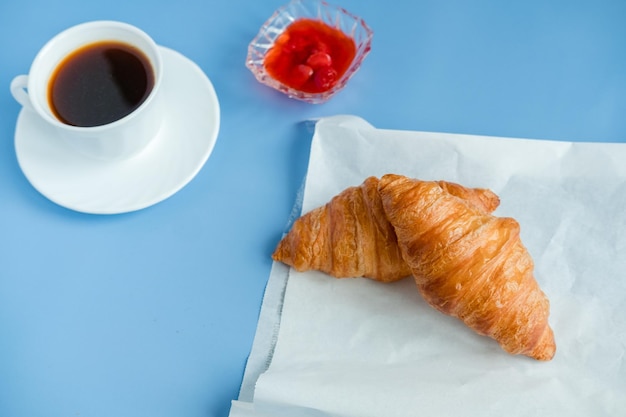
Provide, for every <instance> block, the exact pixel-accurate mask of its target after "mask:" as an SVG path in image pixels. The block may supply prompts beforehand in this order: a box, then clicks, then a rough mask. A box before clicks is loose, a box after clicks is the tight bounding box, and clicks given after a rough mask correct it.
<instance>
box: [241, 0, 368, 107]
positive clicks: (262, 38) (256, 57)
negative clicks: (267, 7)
mask: <svg viewBox="0 0 626 417" xmlns="http://www.w3.org/2000/svg"><path fill="white" fill-rule="evenodd" d="M302 18H312V19H318V20H322V21H323V22H324V23H326V24H328V25H329V26H331V27H333V28H336V29H339V30H341V31H342V32H343V33H345V34H346V35H348V36H350V37H351V38H352V39H353V40H354V42H355V44H356V55H355V57H354V59H353V60H352V63H351V64H350V66H349V67H348V69H347V70H346V72H345V73H344V74H343V75H342V76H341V78H340V79H339V80H338V81H337V83H336V84H335V85H334V86H333V87H332V88H331V89H329V90H327V91H324V92H321V93H306V92H302V91H299V90H296V89H294V88H291V87H289V86H287V85H285V84H283V83H281V82H279V81H277V80H275V79H274V78H272V77H271V76H270V75H269V74H268V73H267V71H266V70H265V67H264V65H263V63H264V58H265V54H266V53H267V51H269V50H270V48H271V47H272V46H273V45H274V42H275V40H276V38H278V36H280V34H281V33H283V31H284V30H285V29H286V28H287V27H288V26H289V25H290V24H291V23H293V22H294V21H295V20H297V19H302ZM373 35H374V32H373V31H372V29H371V28H370V27H369V26H368V25H367V24H366V23H365V21H364V20H363V19H362V18H361V17H359V16H356V15H354V14H352V13H350V12H348V11H347V10H346V9H344V8H343V7H340V6H335V5H331V4H329V3H327V2H326V1H324V0H292V1H291V2H290V3H288V4H286V5H284V6H282V7H280V8H278V9H277V10H276V11H275V12H274V13H273V14H272V15H271V16H270V18H269V19H268V20H267V21H266V22H265V23H264V24H263V25H262V26H261V28H260V30H259V32H258V33H257V35H256V37H255V38H254V39H253V40H252V41H251V42H250V44H249V46H248V55H247V57H246V67H248V69H249V70H250V71H251V72H252V73H253V74H254V76H255V77H256V79H257V80H258V81H259V82H261V83H263V84H265V85H267V86H269V87H272V88H274V89H276V90H278V91H280V92H282V93H284V94H286V95H287V96H289V97H291V98H294V99H298V100H302V101H306V102H309V103H314V104H316V103H323V102H325V101H327V100H328V99H330V98H331V97H332V96H333V95H334V94H335V93H337V92H338V91H340V90H341V89H343V88H344V87H345V86H346V84H347V82H348V80H349V79H350V78H352V76H353V75H354V74H355V73H356V72H357V70H358V69H359V68H360V66H361V64H362V62H363V60H364V59H365V57H366V56H367V54H368V53H369V52H370V50H371V46H372V38H373Z"/></svg>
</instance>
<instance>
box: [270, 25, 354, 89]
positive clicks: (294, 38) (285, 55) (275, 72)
mask: <svg viewBox="0 0 626 417" xmlns="http://www.w3.org/2000/svg"><path fill="white" fill-rule="evenodd" d="M355 55H356V45H355V43H354V40H353V39H352V38H350V37H349V36H348V35H346V34H345V33H343V32H342V31H341V30H339V29H335V28H333V27H331V26H329V25H327V24H326V23H324V22H322V21H321V20H315V19H299V20H296V21H294V22H293V23H292V24H290V25H289V26H288V27H287V29H285V31H284V32H283V33H282V34H281V35H280V36H278V38H277V39H276V41H275V44H274V46H273V47H272V48H271V49H270V50H269V51H267V55H266V56H265V61H264V63H263V64H264V66H265V70H266V71H267V73H268V74H269V75H270V76H271V77H272V78H274V79H275V80H277V81H279V82H281V83H283V84H285V85H286V86H289V87H291V88H294V89H296V90H299V91H303V92H306V93H322V92H324V91H328V90H330V89H331V88H332V87H333V86H334V85H335V84H336V83H337V81H338V80H339V79H340V78H341V76H342V75H343V74H344V73H345V72H346V71H347V70H348V67H349V66H350V64H351V63H352V60H353V59H354V56H355Z"/></svg>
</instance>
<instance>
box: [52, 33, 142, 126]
mask: <svg viewBox="0 0 626 417" xmlns="http://www.w3.org/2000/svg"><path fill="white" fill-rule="evenodd" d="M153 87H154V71H153V70H152V66H151V65H150V62H149V60H148V58H147V57H146V56H145V55H144V54H143V53H142V52H141V51H139V50H138V49H136V48H134V47H133V46H131V45H127V44H125V43H121V42H114V41H106V42H98V43H93V44H90V45H87V46H84V47H82V48H80V49H77V50H76V51H74V52H72V53H71V54H70V55H68V56H67V57H66V58H65V59H64V60H63V61H62V62H61V63H60V64H59V65H58V66H57V68H56V69H55V71H54V73H53V74H52V77H51V79H50V83H49V85H48V100H49V102H50V108H51V109H52V111H53V112H54V115H55V116H56V117H57V118H58V119H59V120H60V121H62V122H63V123H66V124H68V125H72V126H83V127H89V126H100V125H104V124H107V123H111V122H114V121H116V120H119V119H121V118H123V117H124V116H126V115H128V114H129V113H131V112H132V111H133V110H135V109H136V108H137V107H139V106H140V105H141V103H143V102H144V100H145V99H146V98H147V97H148V95H149V94H150V91H152V88H153Z"/></svg>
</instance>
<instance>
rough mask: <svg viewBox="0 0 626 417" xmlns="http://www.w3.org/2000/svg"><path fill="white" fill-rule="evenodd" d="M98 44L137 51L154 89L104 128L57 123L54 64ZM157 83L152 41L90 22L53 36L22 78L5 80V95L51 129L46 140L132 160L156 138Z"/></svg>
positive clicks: (128, 29)
mask: <svg viewBox="0 0 626 417" xmlns="http://www.w3.org/2000/svg"><path fill="white" fill-rule="evenodd" d="M101 41H114V42H122V43H125V44H128V45H131V46H133V47H134V48H137V49H138V50H139V51H141V52H142V53H143V54H144V55H145V56H146V57H147V59H148V61H149V62H150V65H151V66H152V70H153V71H154V86H153V87H152V90H151V91H150V93H149V95H148V96H147V98H146V99H145V100H144V101H143V103H142V104H141V105H139V107H137V108H136V109H135V110H133V111H132V112H131V113H130V114H128V115H126V116H124V117H122V118H121V119H119V120H116V121H113V122H111V123H108V124H104V125H100V126H91V127H78V126H73V125H69V124H66V123H63V122H62V121H60V120H59V119H58V118H57V117H56V116H55V115H54V112H53V110H52V109H51V106H50V103H49V100H48V89H49V82H50V80H51V77H52V75H53V73H54V71H55V69H56V68H57V66H58V65H59V64H60V63H61V62H62V61H63V59H64V58H66V57H67V56H68V55H69V54H71V53H72V52H74V51H76V50H77V49H79V48H81V47H83V46H86V45H89V44H92V43H96V42H101ZM162 79H163V64H162V58H161V53H160V50H159V48H158V46H157V45H156V43H155V42H154V41H153V40H152V39H151V38H150V37H149V36H148V35H147V34H146V33H144V32H143V31H141V30H140V29H138V28H136V27H134V26H132V25H129V24H126V23H122V22H115V21H94V22H87V23H83V24H79V25H77V26H74V27H71V28H69V29H66V30H65V31H63V32H61V33H59V34H58V35H56V36H55V37H54V38H52V39H51V40H50V41H48V42H47V43H46V44H45V45H44V47H43V48H42V49H41V50H40V51H39V52H38V54H37V55H36V57H35V59H34V61H33V63H32V65H31V67H30V70H29V73H28V75H18V76H17V77H15V78H14V79H13V81H12V82H11V94H13V97H14V98H15V99H16V100H17V101H18V102H19V103H20V104H21V105H22V106H23V107H24V108H25V109H28V110H30V111H33V112H35V113H37V114H38V115H39V116H40V117H41V118H42V119H43V120H45V121H46V122H47V123H48V124H49V125H50V126H51V128H52V129H51V132H52V131H55V132H57V133H58V135H51V137H50V140H58V139H59V137H61V138H62V139H64V140H65V141H66V142H67V143H68V144H70V145H71V146H72V147H74V148H75V149H76V150H78V151H79V152H81V153H83V154H85V155H89V156H91V157H95V158H98V159H103V160H119V159H125V158H129V157H132V156H134V155H136V154H138V153H139V152H140V151H141V150H143V149H144V148H145V147H146V146H147V145H148V144H149V143H150V141H151V140H152V139H153V138H154V137H155V136H156V135H157V133H158V131H159V129H160V126H161V120H162V119H163V117H162V107H163V106H162V103H161V101H162V100H161V99H160V95H161V94H160V90H161V84H162Z"/></svg>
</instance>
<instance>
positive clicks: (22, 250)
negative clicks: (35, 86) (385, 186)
mask: <svg viewBox="0 0 626 417" xmlns="http://www.w3.org/2000/svg"><path fill="white" fill-rule="evenodd" d="M336 3H339V4H341V5H342V6H344V7H346V8H347V9H348V10H350V11H351V12H353V13H356V14H358V15H360V16H362V17H363V18H364V19H365V20H366V21H367V23H368V24H369V25H370V26H371V27H372V29H373V30H374V32H375V35H374V41H373V48H372V52H371V53H370V55H369V56H368V57H367V59H366V60H365V62H364V65H363V67H362V68H361V70H360V71H359V72H358V73H357V75H356V76H355V77H354V78H353V79H352V80H351V82H350V83H349V84H348V87H347V88H346V89H345V90H343V91H342V92H341V93H340V94H339V95H337V96H336V97H335V98H333V99H332V100H331V101H330V102H328V103H326V104H324V105H310V104H306V103H302V102H296V101H293V100H290V99H288V98H286V97H284V96H282V95H280V94H279V93H276V92H274V91H273V90H270V89H268V88H266V87H264V86H262V85H260V84H258V83H257V82H256V80H255V79H254V77H253V76H252V75H251V73H250V72H249V71H248V70H247V69H246V68H245V66H244V61H245V57H246V52H247V45H248V43H249V42H250V40H252V38H253V37H254V36H255V34H256V32H257V30H258V28H259V27H260V26H261V24H262V23H263V22H264V21H265V20H266V19H267V18H268V17H269V16H270V15H271V13H272V12H273V11H274V9H276V8H277V7H278V6H280V5H282V4H283V1H282V0H264V1H254V0H228V1H226V0H223V1H210V0H203V1H184V0H178V1H176V2H174V1H171V0H170V1H161V0H153V1H130V0H107V1H103V0H94V1H89V2H86V1H83V0H81V1H77V0H76V1H74V0H57V1H54V2H49V1H36V0H20V1H16V0H2V2H1V3H0V417H43V416H45V417H61V416H63V417H70V416H81V417H104V416H134V417H143V416H146V417H148V416H149V417H161V416H163V417H165V416H167V417H173V416H176V417H204V416H222V417H223V416H227V415H228V410H229V407H230V401H231V400H232V399H235V398H236V397H237V393H238V389H239V386H240V383H241V379H242V376H243V370H244V366H245V362H246V359H247V356H248V354H249V351H250V348H251V345H252V341H253V337H254V332H255V328H256V322H257V318H258V313H259V308H260V305H261V301H262V297H263V291H264V288H265V284H266V282H267V278H268V275H269V272H270V267H271V260H270V254H271V252H272V250H273V248H274V246H275V244H276V243H277V241H278V239H279V237H280V235H281V232H282V230H283V229H284V227H285V225H286V222H287V219H288V216H289V213H290V210H291V207H292V204H293V202H294V199H295V197H296V192H297V190H298V187H299V186H300V183H301V181H302V177H303V175H304V174H305V170H306V164H307V158H308V150H309V143H310V136H311V133H310V132H309V131H307V130H306V129H304V128H303V127H302V125H301V123H300V122H301V121H303V120H306V119H309V118H312V117H319V116H325V115H334V114H340V113H341V114H346V113H349V114H355V115H358V116H361V117H363V118H365V119H366V120H368V121H369V122H370V123H372V124H373V125H374V126H376V127H379V128H387V129H410V130H425V131H441V132H452V133H468V134H481V135H492V136H511V137H524V138H537V139H555V140H573V141H599V142H626V117H625V115H626V24H624V22H626V2H624V1H623V0H552V1H543V0H529V1H519V2H504V1H498V0H491V1H489V0H474V1H461V0H456V1H455V0H447V1H446V0H443V1H441V0H418V1H396V2H390V1H379V0H367V1H366V0H362V1H358V0H340V1H338V2H336ZM98 19H114V20H121V21H125V22H128V23H131V24H134V25H137V26H139V27H140V28H142V29H143V30H145V31H146V32H148V33H149V34H150V35H151V36H152V37H153V38H154V39H155V40H156V41H157V43H159V44H161V45H163V46H167V47H170V48H173V49H175V50H177V51H179V52H181V53H182V54H184V55H186V56H187V57H188V58H190V59H192V60H193V61H195V62H196V63H197V64H198V65H199V66H200V67H201V68H202V69H203V70H204V72H205V73H206V74H207V75H208V76H209V77H210V79H211V81H212V82H213V84H214V86H215V89H216V91H217V94H218V97H219V100H220V104H221V109H222V119H221V130H220V134H219V138H218V141H217V144H216V146H215V148H214V151H213V154H212V155H211V157H210V158H209V160H208V162H207V164H206V165H205V166H204V168H203V169H202V170H201V171H200V173H199V174H198V176H197V177H196V178H195V179H194V180H193V181H191V183H189V184H188V185H187V186H186V187H185V188H184V189H182V190H181V191H180V192H178V193H177V194H175V195H174V196H173V197H171V198H169V199H167V200H166V201H164V202H162V203H159V204H157V205H155V206H153V207H150V208H147V209H145V210H141V211H138V212H135V213H129V214H121V215H111V216H97V215H88V214H82V213H77V212H73V211H70V210H68V209H65V208H63V207H60V206H57V205H55V204H54V203H52V202H50V201H48V200H47V199H46V198H44V197H43V196H42V195H40V194H39V193H38V192H37V191H36V190H34V189H33V188H32V187H31V186H30V184H29V183H28V182H27V180H26V179H25V177H24V176H23V175H22V173H21V171H20V169H19V166H18V164H17V161H16V157H15V150H14V144H13V138H14V130H15V122H16V118H17V115H18V113H19V111H20V107H19V106H18V104H17V103H16V102H15V101H14V100H13V98H12V97H11V95H10V93H9V83H10V81H11V80H12V78H13V77H14V76H16V75H18V74H23V73H27V72H28V69H29V67H30V63H31V61H32V60H33V58H34V56H35V54H36V53H37V51H38V50H39V49H40V48H41V47H42V46H43V45H44V43H45V42H46V41H47V40H48V39H49V38H51V37H52V36H54V35H55V34H56V33H58V32H60V31H61V30H63V29H66V28H67V27H69V26H72V25H74V24H78V23H82V22H85V21H89V20H98Z"/></svg>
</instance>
